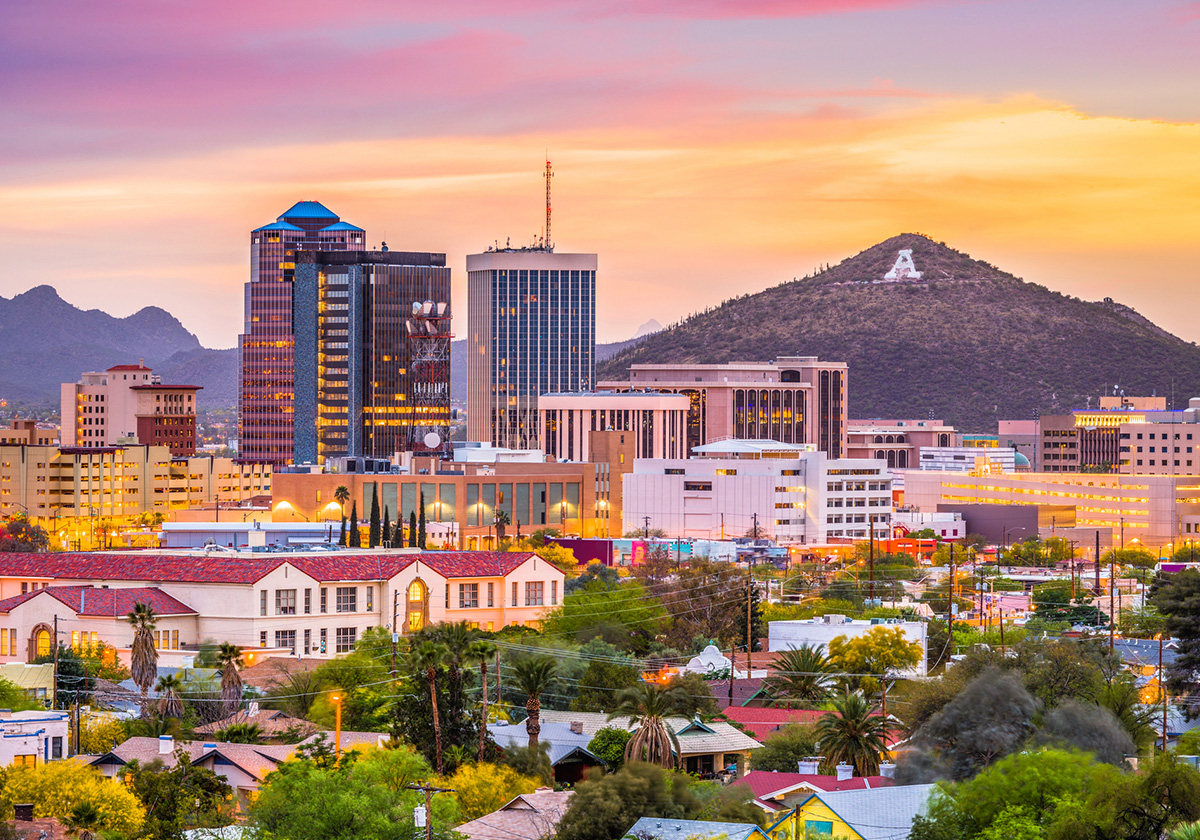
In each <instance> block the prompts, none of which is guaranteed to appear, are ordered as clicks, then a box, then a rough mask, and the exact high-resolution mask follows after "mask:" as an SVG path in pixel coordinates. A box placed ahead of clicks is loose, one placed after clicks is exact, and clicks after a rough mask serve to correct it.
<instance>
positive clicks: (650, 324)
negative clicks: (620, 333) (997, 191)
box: [633, 318, 663, 338]
mask: <svg viewBox="0 0 1200 840" xmlns="http://www.w3.org/2000/svg"><path fill="white" fill-rule="evenodd" d="M662 330H663V325H662V324H660V323H658V321H656V320H654V319H653V318H651V319H650V320H649V321H647V322H646V323H644V324H642V325H641V326H640V327H638V328H637V332H635V333H634V334H633V337H634V338H645V337H646V336H648V335H654V334H655V333H656V332H662Z"/></svg>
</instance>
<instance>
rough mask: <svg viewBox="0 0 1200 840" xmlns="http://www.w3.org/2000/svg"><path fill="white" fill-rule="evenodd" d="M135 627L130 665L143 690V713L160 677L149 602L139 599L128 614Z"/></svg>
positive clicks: (131, 624) (135, 682)
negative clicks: (148, 693)
mask: <svg viewBox="0 0 1200 840" xmlns="http://www.w3.org/2000/svg"><path fill="white" fill-rule="evenodd" d="M127 618H128V620H129V624H130V626H131V627H133V646H132V648H131V649H130V653H129V666H130V670H131V671H132V672H133V682H134V684H136V685H137V687H138V688H139V689H141V691H142V713H143V714H145V712H146V693H147V692H148V691H149V690H150V686H152V685H154V681H155V680H156V679H157V678H158V649H157V648H156V647H155V646H154V627H155V615H154V610H153V609H152V608H151V607H150V605H149V604H143V603H142V602H141V601H138V602H137V603H135V604H134V605H133V609H132V610H130V612H129V615H128V616H127Z"/></svg>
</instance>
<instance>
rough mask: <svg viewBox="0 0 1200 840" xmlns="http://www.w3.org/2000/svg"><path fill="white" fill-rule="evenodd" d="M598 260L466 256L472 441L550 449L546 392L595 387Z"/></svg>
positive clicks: (526, 252)
mask: <svg viewBox="0 0 1200 840" xmlns="http://www.w3.org/2000/svg"><path fill="white" fill-rule="evenodd" d="M596 264H597V259H596V255H595V254H557V253H555V252H554V251H553V248H552V247H548V246H547V247H541V246H539V247H533V248H522V249H512V248H502V249H497V250H489V251H487V252H486V253H483V254H471V255H469V256H468V257H467V296H468V302H467V303H468V308H467V323H468V333H469V335H468V345H467V346H468V352H469V356H468V361H467V380H468V393H467V437H468V438H469V439H470V440H478V441H485V442H490V443H492V444H494V445H496V446H503V447H508V448H511V449H539V448H543V447H542V444H541V441H540V438H541V429H540V426H539V422H538V420H539V418H538V398H539V397H540V396H541V395H542V394H549V393H565V392H574V391H589V390H591V389H592V388H594V387H595V347H596Z"/></svg>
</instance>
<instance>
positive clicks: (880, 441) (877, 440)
mask: <svg viewBox="0 0 1200 840" xmlns="http://www.w3.org/2000/svg"><path fill="white" fill-rule="evenodd" d="M875 442H876V443H883V435H875Z"/></svg>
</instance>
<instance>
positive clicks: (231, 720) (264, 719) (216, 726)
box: [192, 701, 318, 740]
mask: <svg viewBox="0 0 1200 840" xmlns="http://www.w3.org/2000/svg"><path fill="white" fill-rule="evenodd" d="M239 724H240V725H245V726H257V727H258V729H259V732H261V733H262V737H263V738H264V739H266V740H270V739H272V738H278V737H279V736H281V735H284V734H285V733H291V732H296V733H299V734H300V735H303V736H304V737H308V736H310V735H315V734H316V732H317V729H318V727H317V725H316V724H315V723H312V722H311V721H307V720H305V719H304V718H298V717H293V716H292V715H289V714H288V713H287V712H285V711H282V710H280V709H264V708H261V707H260V706H259V705H258V703H256V702H253V701H251V702H250V703H247V704H246V708H245V709H239V710H238V711H236V712H234V713H233V714H231V715H228V716H226V717H223V718H221V719H220V720H218V721H216V722H214V723H206V724H203V725H201V726H197V727H195V728H194V729H193V730H192V731H193V732H195V733H196V734H197V735H215V734H216V733H218V732H220V731H221V730H223V729H227V728H228V727H230V726H236V725H239Z"/></svg>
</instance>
